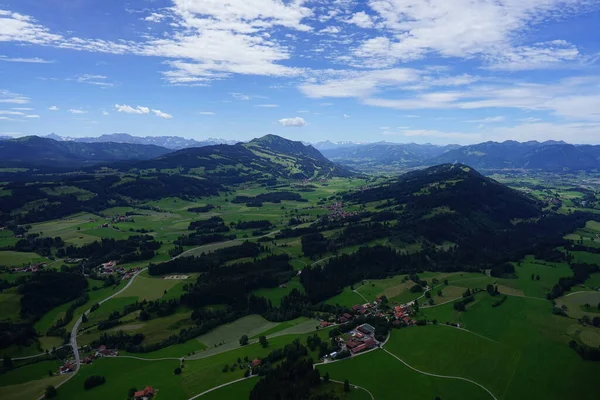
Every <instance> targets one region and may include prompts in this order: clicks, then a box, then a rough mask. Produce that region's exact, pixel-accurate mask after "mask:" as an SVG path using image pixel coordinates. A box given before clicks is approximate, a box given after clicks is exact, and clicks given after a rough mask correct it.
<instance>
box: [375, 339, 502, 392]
mask: <svg viewBox="0 0 600 400" xmlns="http://www.w3.org/2000/svg"><path fill="white" fill-rule="evenodd" d="M381 350H383V351H385V352H386V353H388V354H389V355H391V356H392V357H394V358H395V359H396V360H398V361H400V362H401V363H402V364H404V365H405V366H407V367H408V368H410V369H412V370H413V371H415V372H418V373H420V374H423V375H427V376H432V377H434V378H443V379H456V380H460V381H465V382H469V383H472V384H474V385H477V386H479V387H480V388H482V389H483V390H485V391H486V392H488V394H489V395H490V396H492V398H493V399H494V400H498V399H497V398H496V396H494V394H493V393H492V392H490V391H489V390H488V389H487V388H486V387H485V386H483V385H482V384H480V383H477V382H475V381H472V380H470V379H467V378H463V377H460V376H447V375H438V374H431V373H429V372H424V371H421V370H418V369H416V368H415V367H413V366H411V365H410V364H408V363H407V362H406V361H404V360H402V359H401V358H400V357H398V356H397V355H395V354H394V353H392V352H390V351H388V350H387V349H384V348H382V349H381Z"/></svg>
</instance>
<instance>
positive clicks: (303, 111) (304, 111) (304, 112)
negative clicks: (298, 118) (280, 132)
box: [296, 110, 310, 114]
mask: <svg viewBox="0 0 600 400" xmlns="http://www.w3.org/2000/svg"><path fill="white" fill-rule="evenodd" d="M296 112H297V113H298V114H306V113H309V112H310V110H298V111H296Z"/></svg>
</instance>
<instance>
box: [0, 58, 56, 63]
mask: <svg viewBox="0 0 600 400" xmlns="http://www.w3.org/2000/svg"><path fill="white" fill-rule="evenodd" d="M0 61H4V62H14V63H29V64H52V63H54V61H51V60H44V59H43V58H39V57H32V58H23V57H8V56H0Z"/></svg>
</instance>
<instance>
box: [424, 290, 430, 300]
mask: <svg viewBox="0 0 600 400" xmlns="http://www.w3.org/2000/svg"><path fill="white" fill-rule="evenodd" d="M425 297H426V298H428V299H430V298H431V293H429V291H426V292H425Z"/></svg>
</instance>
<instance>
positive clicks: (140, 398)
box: [133, 386, 154, 400]
mask: <svg viewBox="0 0 600 400" xmlns="http://www.w3.org/2000/svg"><path fill="white" fill-rule="evenodd" d="M152 397H154V388H153V387H152V386H146V387H145V388H144V390H140V391H137V392H135V393H134V394H133V398H134V399H135V400H148V399H151V398H152Z"/></svg>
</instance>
